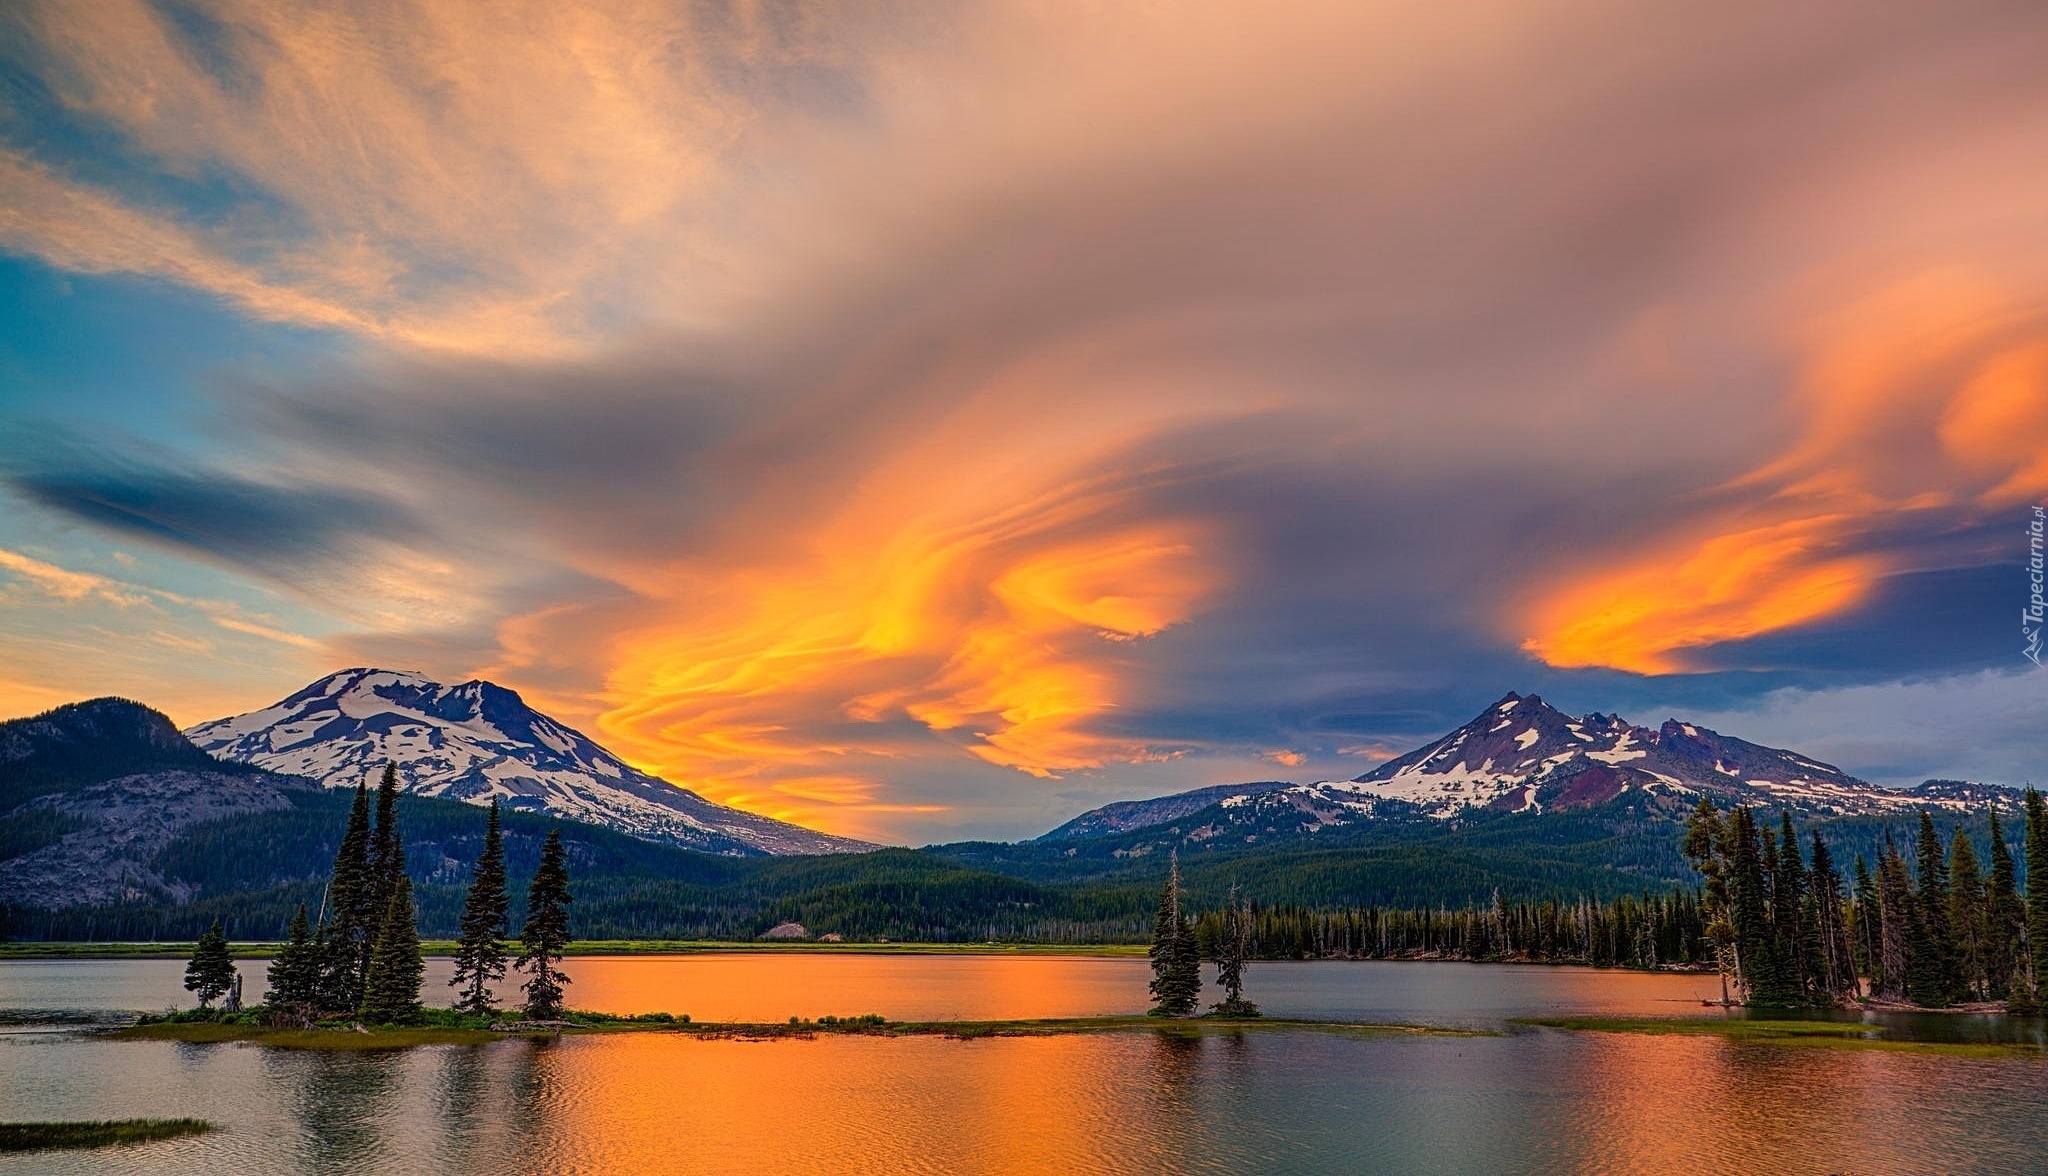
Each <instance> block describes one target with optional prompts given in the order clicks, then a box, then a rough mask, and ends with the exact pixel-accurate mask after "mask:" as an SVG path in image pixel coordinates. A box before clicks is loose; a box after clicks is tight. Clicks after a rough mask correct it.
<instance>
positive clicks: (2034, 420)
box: [0, 0, 2048, 844]
mask: <svg viewBox="0 0 2048 1176" xmlns="http://www.w3.org/2000/svg"><path fill="white" fill-rule="evenodd" d="M2044 55H2048V10H2044V9H2043V8H2042V7H2041V6H2040V5H2039V4H2038V3H2033V2H2031V0H2021V2H2012V3H1980V2H1975V0H1945V2H1941V3H1932V2H1928V3H1896V2H1886V0H1876V2H1872V0H1861V2H1858V3H1853V4H1852V3H1848V2H1846V0H1820V2H1817V3H1811V4H1801V5H1784V4H1778V3H1761V2H1755V0H1731V2H1728V3H1722V4H1715V5H1671V4H1650V5H1644V4H1623V3H1579V2H1576V0H1542V2H1532V0H1514V2H1511V3H1498V4H1496V3H1484V2H1469V3H1458V4H1451V5H1419V4H1409V3H1385V2H1378V0H1345V2H1343V3H1307V2H1295V0H1277V2H1276V0H1262V2H1260V3H1234V2H1229V0H1215V2H1208V0H1197V2H1194V3H1171V4H1169V3H1153V2H1148V0H1117V2H1107V3H1106V2H1100V0H1028V2H1026V0H1014V2H1013V0H973V2H972V3H961V4H946V3H938V2H932V0H919V2H916V3H905V4H893V3H887V2H876V3H869V4H839V3H833V2H830V0H810V2H788V3H778V2H773V0H759V2H748V0H725V2H721V3H700V4H691V3H676V2H673V0H597V2H584V3H578V4H562V3H559V2H550V3H543V2H538V0H534V2H527V0H493V2H490V3H484V2H481V0H477V2H470V0H415V2H411V3H407V2H402V0H358V2H354V3H346V2H329V3H316V4H311V5H304V6H296V5H295V6H281V5H275V4H269V3H264V2H262V0H179V2H177V3H161V4H154V3H148V2H145V0H94V2H92V3H76V2H70V0H21V2H18V3H13V4H9V5H7V6H6V7H5V8H4V9H0V308H4V311H5V313H0V716H6V715H22V714H29V713H33V712H35V711H38V710H41V709H45V708H47V707H49V706H52V705H56V704H59V703H62V702H66V701H71V700H75V699H79V698H85V697H91V696H96V695H102V694H118V695H123V696H127V697H132V698H137V699H140V700H143V701H145V702H148V703H150V704H152V705H154V706H157V707H159V708H161V709H163V710H165V711H166V712H168V713H169V714H170V715H171V716H172V717H173V718H174V719H176V720H177V721H178V722H180V723H181V724H189V723H194V722H198V721H201V720H204V719H209V718H215V717H219V716H222V715H226V714H232V713H238V712H242V711H246V710H250V709H254V708H256V707H259V706H262V705H265V704H268V703H270V702H272V701H274V700H276V699H278V698H281V697H283V696H284V695H286V694H288V693H290V692H291V691H292V690H294V689H296V688H297V687H299V686H301V685H303V684H305V683H306V682H309V681H311V680H313V679H314V678H317V677H319V676H321V675H323V674H325V673H327V672H329V671H332V670H335V669H339V668H343V667H347V666H357V665H375V666H382V667H388V668H399V669H411V670H417V671H420V672H423V673H427V674H430V675H433V676H435V677H438V678H440V679H442V680H445V681H460V680H464V679H467V678H470V677H485V678H488V679H490V680H492V681H496V682H499V683H501V684H504V685H507V686H510V687H513V688H515V689H517V690H520V691H521V692H522V693H523V694H524V695H525V696H526V697H527V699H528V701H529V702H532V703H533V704H535V705H536V706H539V707H540V708H541V709H543V710H546V711H548V712H549V713H551V714H553V715H555V716H556V717H558V718H560V719H562V720H564V721H566V722H569V723H571V724H572V725H575V726H578V727H580V728H581V729H583V730H585V731H586V732H587V733H589V734H590V735H592V736H593V737H594V738H596V739H598V740H599V741H600V742H601V743H604V744H605V745H607V746H608V747H610V748H612V749H613V750H615V751H616V752H618V753H619V754H621V755H622V756H624V757H625V758H627V759H628V760H630V761H632V762H633V763H635V764H636V765H638V766H640V767H643V768H646V769H648V770H650V771H654V772H657V773H659V774H661V775H662V776H664V777H666V778H667V779H670V780H672V781H674V782H676V783H679V784H682V785H684V786H687V787H690V788H692V789H695V790H697V791H698V792H700V793H702V794H703V795H705V796H707V797H710V798H712V799H714V800H718V801H722V802H725V803H728V804H734V805H738V806H741V807H744V808H747V809H750V810H753V811H756V812H761V813H766V814H769V815H772V816H777V817H783V818H786V819H791V820H796V821H799V822H802V823H805V824H808V825H811V826H814V827H817V828H822V829H827V830H830V831H833V832H838V833H845V834H851V835H855V836H863V837H869V838H873V839H878V840H884V841H890V842H897V843H909V844H922V843H927V842H932V841H945V840H957V839H961V838H967V837H1003V838H1009V837H1019V836H1030V835H1035V834H1036V833H1039V832H1042V831H1044V830H1045V829H1047V828H1050V827H1051V826H1053V825H1055V824H1058V823H1060V822H1061V821H1063V820H1065V819H1066V818H1067V817H1070V816H1072V815H1073V814H1074V813H1076V812H1078V811H1080V810H1082V809H1084V808H1087V807H1091V806H1093V805H1095V804H1099V803H1103V802H1106V801H1109V800H1114V799H1125V798H1130V797H1135V796H1146V795H1157V794H1161V793H1164V792H1171V791H1178V790H1181V789H1185V788H1194V787H1199V786H1203V785H1207V784H1214V783H1222V782H1232V781H1241V780H1257V779H1285V780H1306V779H1328V778H1337V777H1349V776H1355V775H1358V774H1360V773H1361V772H1364V771H1367V770H1369V769H1370V768H1371V767H1372V766H1373V765H1374V764H1375V763H1378V762H1380V761H1381V760H1384V759H1385V758H1387V757H1388V756H1390V755H1393V754H1397V753H1399V752H1401V751H1404V750H1406V749H1408V748H1409V747H1412V746H1414V745H1416V744H1418V743H1420V742H1423V741H1425V740H1427V739H1429V738H1433V737H1434V736H1436V735H1438V734H1441V733H1442V732H1443V731H1444V730H1446V729H1448V728H1450V727H1452V726H1455V725H1457V724H1459V723H1462V722H1464V721H1465V720H1466V719H1468V718H1470V717H1471V716H1472V715H1473V714H1475V713H1477V712H1478V711H1479V710H1480V709H1482V708H1483V707H1485V706H1486V705H1487V704H1489V703H1490V702H1492V701H1493V700H1494V699H1496V698H1498V697H1499V696H1500V695H1502V694H1503V693H1505V692H1507V691H1508V690H1515V691H1518V692H1521V693H1530V692H1536V693H1540V694H1542V695H1543V696H1544V697H1545V698H1546V699H1547V700H1548V701H1551V702H1552V703H1553V704H1555V705H1558V706H1559V707H1561V708H1563V709H1566V710H1569V711H1572V712H1574V713H1582V712H1584V711H1588V710H1596V709H1597V710H1605V711H1618V712H1620V713H1622V714H1624V715H1627V716H1628V717H1630V718H1632V719H1634V720H1636V721H1639V722H1646V723H1655V722H1658V721H1661V719H1663V718H1664V717H1666V716H1667V715H1679V716H1683V717H1685V718H1687V719H1689V720H1692V721H1696V722H1704V723H1706V724H1708V725H1710V726H1713V727H1716V728H1717V729H1719V730H1722V731H1724V732H1727V733H1730V734H1734V735H1738V736H1742V737H1745V738H1750V739H1754V740H1757V741H1760V742H1765V743H1770V744H1774V745H1778V746H1790V747H1794V748H1796V749H1798V750H1800V751H1801V752H1802V753H1804V754H1808V755H1812V756H1818V757H1820V758H1823V759H1825V760H1828V761H1830V762H1833V763H1836V764H1839V765H1841V766H1842V767H1843V768H1845V769H1846V770H1848V771H1850V772H1852V773H1855V774H1858V775H1861V776H1864V777H1865V778H1868V779H1871V780H1874V781H1877V782H1880V783H1886V784H1897V785H1909V784H1912V783H1917V782H1918V781H1919V780H1921V779H1925V778H1929V777H1954V778H1969V779H1980V780H1990V781H1994V782H2000V783H2013V784H2018V783H2023V782H2026V781H2029V780H2034V781H2039V780H2040V779H2042V777H2043V776H2044V775H2048V762H2044V750H2048V677H2044V676H2043V675H2042V673H2041V672H2040V670H2039V668H2038V666H2037V665H2035V664H2034V663H2033V662H2032V661H2030V660H2028V658H2027V657H2026V656H2025V653H2024V650H2025V647H2026V644H2027V639H2028V633H2027V630H2026V627H2025V626H2024V625H2023V623H2022V612H2023V610H2024V609H2025V608H2026V607H2027V604H2028V598H2029V595H2030V593H2031V592H2033V591H2037V590H2038V583H2035V584H2033V585H2031V586H2030V583H2029V580H2028V569H2027V560H2028V533H2027V532H2028V527H2029V524H2030V522H2031V520H2032V519H2033V518H2034V517H2035V508H2036V507H2037V506H2039V505H2041V504H2043V503H2044V502H2048V199H2044V194H2048V152H2044V151H2043V150H2042V149H2041V145H2042V144H2043V143H2048V71H2043V70H2042V69H2040V62H2041V61H2042V60H2044ZM2035 631H2036V632H2038V629H2036V630H2035Z"/></svg>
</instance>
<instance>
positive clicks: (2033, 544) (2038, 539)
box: [2020, 506, 2048, 666]
mask: <svg viewBox="0 0 2048 1176" xmlns="http://www.w3.org/2000/svg"><path fill="white" fill-rule="evenodd" d="M2044 528H2048V508H2044V507H2039V506H2037V507H2035V508H2034V517H2033V518H2031V519H2029V520H2027V589H2028V592H2027V607H2025V608H2023V609H2021V610H2020V637H2021V639H2023V640H2024V641H2025V642H2026V645H2025V646H2024V647H2022V648H2021V650H2020V652H2021V653H2022V654H2023V655H2025V657H2026V659H2027V660H2028V661H2030V662H2033V663H2034V664H2035V665H2037V666H2038V665H2040V664H2041V626H2042V621H2043V618H2044V616H2048V601H2043V600H2042V598H2041V591H2042V589H2041V585H2042V581H2043V578H2044V573H2043V563H2042V552H2041V543H2042V539H2043V538H2044V536H2043V534H2042V532H2043V530H2044Z"/></svg>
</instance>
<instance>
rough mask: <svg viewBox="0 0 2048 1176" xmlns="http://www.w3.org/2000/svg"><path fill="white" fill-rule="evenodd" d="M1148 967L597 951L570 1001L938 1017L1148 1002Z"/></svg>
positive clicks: (615, 1008)
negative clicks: (643, 954) (650, 955)
mask: <svg viewBox="0 0 2048 1176" xmlns="http://www.w3.org/2000/svg"><path fill="white" fill-rule="evenodd" d="M578 964H582V965H584V966H583V967H582V968H581V969H580V970H579V969H578V968H577V966H576V965H578ZM1146 967H1147V965H1146V963H1145V961H1143V960H1140V959H1075V958H1063V957H1051V958H1008V959H1006V958H1001V957H992V958H980V957H972V956H874V955H844V956H829V955H789V954H784V955H771V954H766V953H764V954H758V955H754V954H719V955H704V956H666V957H657V958H644V957H633V956H593V957H589V958H588V959H585V960H574V961H571V962H570V968H569V972H570V975H571V977H572V978H573V980H574V983H573V985H572V992H571V995H572V996H573V998H574V1003H575V1004H576V1005H577V1007H579V1008H591V1009H603V1010H605V1011H606V1012H614V1013H652V1012H667V1013H676V1014H683V1013H688V1014H689V1015H690V1016H691V1017H692V1018H694V1019H696V1020H698V1021H784V1020H787V1019H789V1018H790V1017H793V1016H800V1017H811V1018H817V1017H822V1016H827V1015H831V1016H858V1015H860V1014H863V1013H881V1014H883V1015H884V1016H887V1017H889V1018H891V1019H892V1020H899V1021H912V1020H921V1021H933V1020H954V1019H972V1020H1004V1019H1010V1018H1017V1017H1089V1016H1106V1015H1111V1014H1118V1013H1138V1012H1143V1011H1144V1009H1145V982H1146V979H1147V977H1148V976H1149V973H1148V972H1147V971H1146Z"/></svg>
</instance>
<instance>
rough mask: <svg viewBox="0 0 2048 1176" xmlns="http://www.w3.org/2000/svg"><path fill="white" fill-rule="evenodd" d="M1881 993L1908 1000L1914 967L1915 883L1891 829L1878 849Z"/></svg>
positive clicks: (1891, 997) (1879, 988)
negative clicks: (1910, 876) (1907, 995)
mask: <svg viewBox="0 0 2048 1176" xmlns="http://www.w3.org/2000/svg"><path fill="white" fill-rule="evenodd" d="M1877 899H1878V928H1879V930H1878V944H1879V946H1878V959H1879V962H1880V963H1881V965H1882V966H1881V967H1880V968H1879V969H1878V972H1879V977H1880V980H1881V983H1880V984H1879V986H1878V995H1879V996H1882V997H1884V998H1885V999H1886V1000H1904V999H1905V998H1906V984H1907V980H1908V976H1909V974H1910V973H1911V971H1912V968H1913V939H1914V934H1913V926H1914V924H1915V923H1916V922H1918V920H1917V919H1916V918H1915V917H1914V914H1913V883H1912V880H1911V879H1910V878H1909V877H1907V875H1906V862H1905V859H1904V858H1902V857H1900V856H1899V849H1898V846H1896V845H1894V844H1892V836H1891V833H1890V832H1889V831H1887V832H1886V833H1885V836H1884V848H1882V849H1880V850H1878V853H1877Z"/></svg>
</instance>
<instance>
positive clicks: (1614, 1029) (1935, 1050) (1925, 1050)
mask: <svg viewBox="0 0 2048 1176" xmlns="http://www.w3.org/2000/svg"><path fill="white" fill-rule="evenodd" d="M1513 1023H1514V1024H1517V1025H1533V1026H1538V1027H1541V1028H1545V1029H1566V1030H1571V1031H1573V1032H1580V1033H1633V1034H1639V1035H1643V1036H1649V1037H1718V1038H1721V1039H1723V1040H1726V1041H1742V1042H1753V1043H1757V1044H1763V1045H1783V1046H1798V1047H1804V1048H1810V1049H1848V1050H1880V1051H1885V1052H1889V1053H1919V1054H1937V1055H1943V1056H1948V1057H1964V1058H2037V1059H2038V1058H2044V1057H2048V1052H2044V1051H2043V1050H2042V1049H2041V1048H2040V1047H2038V1046H2033V1045H2022V1044H2019V1043H2017V1042H1962V1041H1913V1040H1910V1039H1906V1038H1893V1037H1887V1036H1886V1035H1885V1032H1886V1031H1885V1028H1884V1027H1883V1026H1881V1025H1865V1024H1859V1023H1856V1022H1845V1021H1766V1020H1749V1019H1737V1020H1699V1019H1693V1020H1678V1019H1672V1020H1660V1019H1655V1018H1627V1017H1518V1018H1515V1020H1514V1022H1513Z"/></svg>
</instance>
